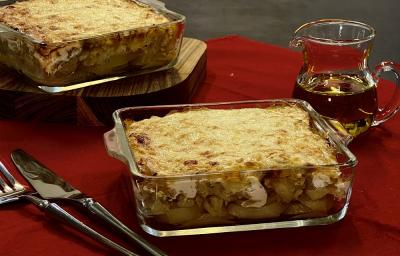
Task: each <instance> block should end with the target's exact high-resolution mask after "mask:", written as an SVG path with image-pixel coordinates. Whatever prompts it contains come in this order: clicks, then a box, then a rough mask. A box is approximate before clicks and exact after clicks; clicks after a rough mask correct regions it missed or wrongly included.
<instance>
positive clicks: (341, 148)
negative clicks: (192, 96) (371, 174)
mask: <svg viewBox="0 0 400 256" xmlns="http://www.w3.org/2000/svg"><path fill="white" fill-rule="evenodd" d="M257 103H259V104H262V103H292V104H299V105H301V106H302V107H303V108H304V109H305V110H307V112H308V113H309V115H310V118H312V119H313V120H315V121H316V122H317V123H318V124H319V125H320V126H321V127H322V128H321V129H323V131H324V132H326V136H327V139H328V138H329V139H330V141H333V142H334V146H335V148H337V150H336V152H340V153H343V154H344V155H345V157H346V159H347V160H346V161H344V162H343V163H338V164H327V165H301V166H290V167H283V168H282V167H281V168H278V167H276V168H268V169H259V170H251V169H246V170H241V171H223V172H207V173H199V174H179V175H165V176H151V175H145V174H143V173H140V172H139V169H138V167H137V164H136V161H135V159H134V152H132V150H131V148H130V147H129V143H128V139H127V137H126V135H125V128H124V125H123V122H122V118H121V116H120V114H121V113H123V112H124V111H128V110H140V109H143V110H145V109H146V110H148V109H154V110H156V109H171V110H172V109H173V108H190V107H207V106H223V105H240V104H257ZM112 117H113V121H114V125H115V126H114V129H116V135H117V137H118V138H119V139H120V141H119V142H120V144H121V147H122V148H123V149H122V150H123V151H124V152H123V153H124V155H123V156H124V158H125V160H126V163H127V165H128V167H129V169H130V172H131V174H132V175H133V176H134V177H135V178H142V179H146V180H149V179H150V180H159V179H162V180H166V181H168V180H174V181H175V180H181V179H182V180H187V179H201V178H205V177H207V178H210V177H213V176H215V177H217V176H218V175H228V174H230V173H235V174H237V173H239V174H242V173H244V174H254V173H256V174H257V173H258V174H262V173H266V172H269V171H274V170H291V171H293V170H295V169H300V168H302V169H312V168H316V167H318V168H332V167H337V168H339V169H340V170H342V169H343V168H351V167H354V166H356V165H357V163H358V161H357V158H356V157H355V155H354V154H353V153H352V152H351V151H350V150H349V149H348V147H347V145H346V144H347V142H349V140H346V139H345V140H343V139H342V138H341V137H340V135H338V130H337V129H335V128H334V127H333V126H332V125H329V124H328V122H327V121H326V120H325V119H324V118H323V117H322V116H321V115H319V114H318V113H317V112H316V111H315V110H314V109H313V108H312V107H311V105H310V104H309V103H308V102H306V101H303V100H299V99H291V98H281V99H266V100H246V101H225V102H212V103H192V104H190V103H189V104H174V105H152V106H135V107H125V108H120V109H117V110H115V111H114V112H113V115H112ZM121 134H122V135H121ZM121 137H122V138H121ZM126 152H129V153H130V154H129V156H126Z"/></svg>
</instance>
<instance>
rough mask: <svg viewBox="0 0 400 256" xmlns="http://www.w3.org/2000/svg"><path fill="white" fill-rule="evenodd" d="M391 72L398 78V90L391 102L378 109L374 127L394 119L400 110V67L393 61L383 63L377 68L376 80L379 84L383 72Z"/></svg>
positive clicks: (395, 91) (396, 89)
mask: <svg viewBox="0 0 400 256" xmlns="http://www.w3.org/2000/svg"><path fill="white" fill-rule="evenodd" d="M387 71H391V72H393V73H394V75H395V77H396V88H395V90H394V92H393V95H392V97H391V98H390V100H389V102H388V103H387V104H386V105H385V106H384V107H383V108H378V112H377V113H376V115H375V118H374V121H373V123H372V126H377V125H379V124H381V123H383V122H385V121H386V120H388V119H390V118H392V117H393V116H394V115H395V114H396V113H397V112H398V111H399V110H400V65H398V64H397V65H396V64H394V63H393V62H391V61H384V62H381V63H380V64H379V65H377V66H376V68H375V74H374V76H375V80H376V81H377V82H378V81H379V78H380V76H381V75H382V73H383V72H387Z"/></svg>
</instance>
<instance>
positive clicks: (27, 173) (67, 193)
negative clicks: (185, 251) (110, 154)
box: [11, 149, 167, 256]
mask: <svg viewBox="0 0 400 256" xmlns="http://www.w3.org/2000/svg"><path fill="white" fill-rule="evenodd" d="M11 158H12V160H13V162H14V164H15V165H16V166H17V168H18V169H19V171H20V172H21V174H22V175H23V176H24V177H25V178H26V179H27V180H28V182H29V183H30V184H31V185H32V186H33V187H34V188H35V190H36V191H37V192H38V193H39V195H40V196H41V197H43V198H44V199H48V200H51V199H64V200H70V201H73V202H76V203H78V204H80V205H81V206H83V207H84V208H86V209H88V210H89V211H90V212H91V213H93V214H94V215H96V216H98V217H99V218H101V219H103V220H104V221H106V222H107V223H109V224H110V225H111V226H113V227H114V228H116V229H117V230H119V231H120V232H122V233H124V234H125V235H127V236H128V237H129V238H130V239H132V240H133V241H135V242H136V243H137V244H139V245H140V246H141V247H142V248H143V249H145V250H146V251H147V252H149V253H150V254H151V255H154V256H166V255H167V254H166V253H164V252H163V251H161V250H160V249H159V248H157V247H156V246H154V245H152V244H150V243H149V242H147V241H146V240H145V239H144V238H142V237H141V236H139V235H138V234H136V233H135V232H134V231H132V230H131V229H129V228H128V227H127V226H126V225H124V224H123V223H122V222H121V221H119V220H118V219H117V218H116V217H114V216H113V215H112V214H111V213H110V212H109V211H107V210H106V209H105V208H104V207H103V206H102V205H101V204H100V203H98V202H96V201H95V200H94V199H93V198H91V197H88V196H86V195H85V194H83V193H82V192H81V191H79V190H77V189H76V188H74V187H72V185H70V184H69V183H68V182H66V181H64V180H63V179H62V178H61V177H59V176H57V175H56V174H55V173H53V172H52V171H51V170H49V169H48V168H47V167H45V166H44V165H43V164H41V163H40V162H38V161H37V160H36V159H34V158H33V157H32V156H30V155H29V154H28V153H26V152H25V151H23V150H22V149H17V150H14V151H13V152H12V153H11Z"/></svg>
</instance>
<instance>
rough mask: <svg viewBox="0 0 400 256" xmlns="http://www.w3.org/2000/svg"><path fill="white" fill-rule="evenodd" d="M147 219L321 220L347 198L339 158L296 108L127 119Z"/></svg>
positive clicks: (194, 222) (182, 222) (184, 222)
mask: <svg viewBox="0 0 400 256" xmlns="http://www.w3.org/2000/svg"><path fill="white" fill-rule="evenodd" d="M125 127H126V134H127V137H128V140H129V144H130V147H131V148H132V152H133V154H134V158H135V160H136V163H137V167H138V169H139V171H140V172H141V173H143V174H145V175H148V176H153V177H154V178H148V179H146V178H145V179H134V182H135V186H134V188H135V190H136V191H135V192H136V196H137V197H138V198H137V200H138V205H139V206H138V208H139V210H140V213H139V214H140V215H142V217H144V218H149V220H148V221H150V219H151V221H156V222H158V223H164V224H167V225H173V226H177V225H178V226H180V227H193V226H203V225H209V224H228V223H231V224H234V223H237V222H243V221H252V220H261V219H275V218H304V217H322V216H327V215H328V214H330V211H331V210H334V208H335V205H337V202H340V200H342V199H343V198H345V197H346V194H347V190H348V188H349V185H350V181H349V179H348V178H346V177H344V175H342V173H341V171H340V170H339V168H338V167H337V164H338V162H337V159H336V153H335V152H336V151H335V149H334V148H332V147H331V146H330V144H329V143H328V141H327V140H326V138H324V137H323V136H321V135H320V134H318V133H317V132H316V131H315V130H314V129H313V128H311V126H310V119H309V116H308V113H307V112H306V111H304V110H302V109H301V108H299V107H297V106H294V105H285V106H274V107H269V108H244V109H229V110H227V109H197V110H189V111H186V112H176V113H171V114H169V115H167V116H165V117H156V116H153V117H151V118H149V119H144V120H141V121H138V122H135V121H132V120H125Z"/></svg>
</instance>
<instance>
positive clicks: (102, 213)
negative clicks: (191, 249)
mask: <svg viewBox="0 0 400 256" xmlns="http://www.w3.org/2000/svg"><path fill="white" fill-rule="evenodd" d="M78 202H79V203H81V204H82V205H83V206H84V207H85V208H87V209H88V210H89V211H90V212H91V213H93V214H95V215H96V216H98V217H100V218H101V219H103V220H104V221H106V222H107V223H109V224H110V225H111V226H113V227H114V228H116V229H118V230H119V231H120V232H121V233H124V234H125V235H126V236H128V237H129V238H131V239H132V240H134V241H135V242H136V243H138V244H139V245H140V246H141V247H142V248H143V249H145V250H146V251H147V252H148V253H150V254H151V255H153V256H167V254H166V253H165V252H163V251H162V250H161V249H159V248H157V247H156V246H154V245H152V244H150V243H149V242H148V241H146V240H145V239H144V238H143V237H141V236H140V235H138V234H136V233H135V232H134V231H132V230H131V229H129V228H128V227H127V226H126V225H125V224H123V223H122V222H121V221H120V220H118V219H117V218H116V217H114V216H113V215H112V214H111V213H110V212H109V211H107V209H106V208H104V207H103V206H102V205H101V204H100V203H98V202H96V201H95V200H94V199H93V198H82V199H79V200H78Z"/></svg>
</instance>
